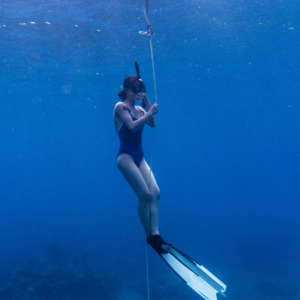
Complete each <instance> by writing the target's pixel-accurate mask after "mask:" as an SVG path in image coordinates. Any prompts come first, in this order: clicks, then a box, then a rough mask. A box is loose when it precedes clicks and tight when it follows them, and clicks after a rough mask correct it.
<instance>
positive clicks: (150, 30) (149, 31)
mask: <svg viewBox="0 0 300 300" xmlns="http://www.w3.org/2000/svg"><path fill="white" fill-rule="evenodd" d="M143 11H144V15H145V18H146V21H147V31H139V33H140V34H142V35H145V36H148V38H149V41H150V52H151V61H152V71H153V81H154V91H155V104H157V89H156V78H155V69H154V58H153V47H152V40H151V38H152V35H153V27H152V25H151V23H150V17H149V6H148V0H145V2H144V3H143ZM154 137H155V128H153V136H152V146H151V160H150V171H149V189H150V185H151V173H152V161H153V148H154ZM150 205H151V203H150ZM150 211H151V209H150V207H149V221H150V226H149V227H150V233H151V213H150ZM145 247H146V268H147V292H148V300H150V288H149V267H148V251H147V241H146V240H145Z"/></svg>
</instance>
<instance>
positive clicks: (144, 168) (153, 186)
mask: <svg viewBox="0 0 300 300" xmlns="http://www.w3.org/2000/svg"><path fill="white" fill-rule="evenodd" d="M139 169H140V172H141V173H142V175H143V177H144V180H145V181H146V184H147V186H148V188H149V190H150V192H151V194H153V193H155V194H159V187H158V185H157V183H156V180H155V177H154V175H153V172H152V171H151V176H149V175H150V167H149V166H148V164H147V162H146V160H145V159H143V160H142V162H141V164H140V166H139ZM149 179H150V181H149Z"/></svg>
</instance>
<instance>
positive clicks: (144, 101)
mask: <svg viewBox="0 0 300 300" xmlns="http://www.w3.org/2000/svg"><path fill="white" fill-rule="evenodd" d="M138 97H139V98H140V99H141V101H142V104H143V107H145V108H146V110H147V111H149V110H150V108H151V103H150V101H149V99H148V97H147V95H146V94H144V93H138ZM155 116H156V115H155V114H153V115H152V116H151V117H150V118H149V119H148V120H147V121H146V124H147V125H149V126H150V127H156V125H157V123H156V117H155Z"/></svg>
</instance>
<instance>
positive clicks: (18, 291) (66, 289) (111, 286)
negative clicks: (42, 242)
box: [0, 245, 117, 300]
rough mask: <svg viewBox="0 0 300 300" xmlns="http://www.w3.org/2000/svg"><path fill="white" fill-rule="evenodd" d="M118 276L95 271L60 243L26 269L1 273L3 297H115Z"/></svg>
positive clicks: (57, 299)
mask: <svg viewBox="0 0 300 300" xmlns="http://www.w3.org/2000/svg"><path fill="white" fill-rule="evenodd" d="M115 282H117V280H116V278H112V276H111V277H109V276H108V275H106V276H104V275H103V274H100V272H99V271H98V270H94V269H93V268H92V267H91V266H89V264H88V263H87V261H86V260H85V259H79V260H78V259H77V260H71V259H70V258H68V257H67V255H64V253H63V250H62V249H61V248H60V247H59V246H58V245H51V246H50V247H49V248H48V251H47V254H46V255H45V256H43V257H40V258H38V259H37V260H36V261H33V260H31V261H30V262H28V264H27V266H26V267H24V268H18V269H15V270H13V271H6V272H2V274H0V299H1V300H53V299H55V300H82V299H87V300H94V299H97V300H99V299H105V300H110V299H114V292H113V291H114V290H115V288H116V286H115Z"/></svg>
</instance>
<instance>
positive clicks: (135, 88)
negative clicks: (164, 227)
mask: <svg viewBox="0 0 300 300" xmlns="http://www.w3.org/2000/svg"><path fill="white" fill-rule="evenodd" d="M135 67H136V71H137V77H134V76H129V77H127V78H126V79H125V80H124V83H123V87H124V90H123V91H120V92H119V93H118V95H119V97H120V99H121V100H122V102H118V103H117V104H116V106H115V109H114V124H115V128H116V131H117V133H118V135H119V138H120V148H119V152H118V155H117V165H118V168H119V170H120V171H121V173H122V174H123V176H124V177H125V179H126V180H127V182H128V183H129V185H130V186H131V187H132V189H133V190H134V192H135V193H136V195H137V197H138V199H139V204H138V212H139V217H140V220H141V223H142V225H143V228H144V230H145V232H146V235H147V242H148V244H149V245H150V246H151V247H152V248H153V249H154V250H155V251H156V252H157V253H158V254H159V255H160V257H161V258H162V259H163V260H164V261H165V262H166V263H167V264H168V265H169V266H170V267H171V269H172V270H173V271H174V272H175V273H176V274H177V275H178V276H179V277H181V278H182V279H183V280H184V282H186V283H187V284H188V285H189V286H190V287H191V288H192V289H193V290H194V291H195V292H197V293H198V294H199V295H200V296H202V297H203V298H205V299H209V300H217V296H216V294H217V293H218V292H219V293H220V294H222V295H223V296H225V294H224V292H225V291H226V285H225V284H224V283H222V282H221V281H220V280H219V279H217V278H216V277H215V276H214V275H212V274H211V273H210V272H209V271H207V270H206V269H205V268H204V267H202V266H201V265H199V264H197V263H196V262H195V261H194V260H193V259H192V258H190V257H189V256H188V255H186V254H185V253H183V252H182V251H180V250H178V249H177V248H175V247H174V246H172V245H171V244H169V243H167V242H165V241H164V240H163V239H162V237H161V236H160V234H159V230H158V201H159V196H160V191H159V188H158V186H157V183H156V181H155V178H154V175H153V173H152V172H151V174H150V168H149V166H148V164H147V163H146V161H145V159H144V153H143V149H142V132H143V128H144V125H145V124H147V125H149V126H150V127H155V126H156V114H157V112H158V105H157V104H154V105H152V106H151V104H150V101H149V99H148V97H147V95H146V94H145V93H146V88H145V86H144V84H143V81H142V80H141V79H140V74H139V73H140V72H139V68H138V65H137V63H136V65H135ZM138 100H141V101H142V106H143V107H144V108H146V111H147V112H146V111H145V110H144V109H143V108H142V107H140V106H136V105H135V104H136V101H138Z"/></svg>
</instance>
